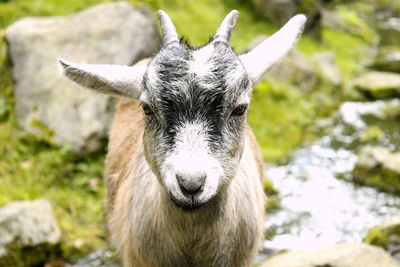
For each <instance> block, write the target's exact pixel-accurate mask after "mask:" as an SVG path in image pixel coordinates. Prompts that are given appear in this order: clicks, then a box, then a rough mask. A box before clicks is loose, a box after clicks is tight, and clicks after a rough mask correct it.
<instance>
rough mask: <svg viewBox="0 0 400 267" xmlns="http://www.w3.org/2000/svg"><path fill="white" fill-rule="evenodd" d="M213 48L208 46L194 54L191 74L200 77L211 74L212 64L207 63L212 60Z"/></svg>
mask: <svg viewBox="0 0 400 267" xmlns="http://www.w3.org/2000/svg"><path fill="white" fill-rule="evenodd" d="M213 49H214V48H213V47H212V46H211V45H206V46H205V47H203V48H201V49H199V50H196V51H194V52H193V61H192V62H191V63H190V72H191V73H194V74H196V75H197V76H198V77H202V76H205V75H207V74H208V73H209V72H210V69H211V64H210V63H208V62H207V61H208V60H209V59H210V57H211V55H212V52H213Z"/></svg>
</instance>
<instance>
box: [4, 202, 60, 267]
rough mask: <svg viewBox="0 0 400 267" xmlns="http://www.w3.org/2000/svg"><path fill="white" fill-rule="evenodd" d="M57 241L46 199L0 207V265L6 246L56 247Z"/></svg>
mask: <svg viewBox="0 0 400 267" xmlns="http://www.w3.org/2000/svg"><path fill="white" fill-rule="evenodd" d="M60 238H61V231H60V228H59V227H58V224H57V222H56V219H55V218H54V214H53V210H52V208H51V205H50V203H49V202H48V201H47V200H43V199H39V200H34V201H15V202H11V203H9V204H7V205H5V206H4V207H2V208H0V263H1V258H2V257H6V256H7V252H8V248H9V247H13V246H18V247H34V246H38V245H43V244H49V245H56V244H58V243H59V242H60ZM0 265H1V264H0Z"/></svg>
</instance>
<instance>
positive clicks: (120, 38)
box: [5, 2, 161, 154]
mask: <svg viewBox="0 0 400 267" xmlns="http://www.w3.org/2000/svg"><path fill="white" fill-rule="evenodd" d="M5 36H6V38H7V40H8V43H9V51H10V56H11V60H12V63H13V78H14V81H15V91H14V95H15V97H16V105H15V116H16V118H17V121H18V123H19V124H20V125H21V126H22V127H23V128H24V129H25V130H27V131H29V132H30V133H33V134H37V135H39V136H43V135H46V134H47V135H49V136H50V137H51V138H52V140H53V141H54V143H55V144H57V145H59V146H69V147H70V148H71V149H72V150H73V151H74V152H76V153H78V154H85V153H89V152H94V151H97V150H99V149H100V148H102V147H103V145H104V140H105V139H106V136H107V132H108V125H109V122H110V120H111V117H112V114H113V109H114V104H113V103H114V101H113V99H112V98H111V97H109V96H104V95H97V94H94V93H91V92H89V91H87V90H83V89H82V88H81V87H79V86H77V85H74V84H73V83H71V82H70V81H67V80H66V79H64V78H63V77H61V75H60V74H58V71H57V58H58V57H62V58H65V59H67V60H71V61H75V62H80V63H95V64H121V65H131V64H133V63H134V62H136V61H138V60H139V59H141V58H144V57H149V56H151V55H152V54H153V53H154V52H156V51H157V50H158V49H159V47H160V42H161V41H160V36H159V33H158V30H157V26H156V23H155V21H154V18H153V16H152V14H150V13H149V12H148V11H147V10H146V9H143V8H141V9H136V8H133V7H132V6H131V5H130V4H129V3H127V2H115V3H104V4H101V5H98V6H95V7H92V8H89V9H87V10H84V11H82V12H79V13H77V14H73V15H69V16H65V17H50V18H49V17H47V18H32V17H28V18H24V19H21V20H18V21H17V22H15V23H14V24H12V25H10V26H9V27H8V28H7V29H6V31H5Z"/></svg>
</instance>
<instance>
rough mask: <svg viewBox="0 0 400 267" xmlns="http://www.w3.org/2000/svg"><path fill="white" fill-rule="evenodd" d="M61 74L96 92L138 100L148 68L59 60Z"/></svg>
mask: <svg viewBox="0 0 400 267" xmlns="http://www.w3.org/2000/svg"><path fill="white" fill-rule="evenodd" d="M58 62H59V64H60V66H61V72H62V74H63V75H64V76H66V77H67V78H69V79H71V80H72V81H74V82H76V83H78V84H80V85H82V86H84V87H87V88H89V89H93V90H95V91H98V92H101V93H104V94H109V95H114V96H119V97H127V98H134V99H138V98H139V97H140V94H141V91H142V89H141V88H142V81H143V74H144V73H145V71H146V68H147V67H146V66H132V67H131V66H118V65H96V64H76V63H71V62H68V61H66V60H64V59H61V58H59V59H58Z"/></svg>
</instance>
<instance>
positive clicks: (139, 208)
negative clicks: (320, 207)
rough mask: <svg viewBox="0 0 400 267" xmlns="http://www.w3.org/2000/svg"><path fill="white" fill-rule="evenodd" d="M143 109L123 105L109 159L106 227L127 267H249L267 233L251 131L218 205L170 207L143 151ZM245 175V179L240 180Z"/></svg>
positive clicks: (257, 153) (257, 155) (258, 156)
mask: <svg viewBox="0 0 400 267" xmlns="http://www.w3.org/2000/svg"><path fill="white" fill-rule="evenodd" d="M143 131H144V121H143V111H142V109H141V108H140V105H139V101H137V100H125V99H122V100H119V102H118V104H117V110H116V114H115V117H114V121H113V124H112V128H111V132H110V140H109V151H108V155H107V159H106V180H107V187H108V197H107V221H108V228H109V231H110V238H111V242H112V244H113V246H114V247H115V248H116V249H117V251H118V253H119V255H120V256H121V259H122V262H123V265H124V266H235V267H236V266H249V265H250V264H251V260H252V258H253V257H254V256H255V254H256V253H257V251H258V249H259V245H260V241H261V237H262V232H263V209H264V207H263V203H264V195H263V192H262V185H261V180H262V157H261V153H260V149H259V147H258V144H257V142H256V140H255V137H254V135H253V133H252V131H251V129H250V127H247V131H246V132H247V134H246V145H245V148H244V152H243V156H242V159H241V164H240V166H239V170H238V173H237V175H236V177H235V178H234V179H233V180H232V182H231V184H230V185H229V187H228V188H227V189H226V190H225V191H224V192H220V193H219V195H217V197H216V198H217V199H216V200H212V202H214V203H210V204H209V205H208V207H202V208H200V209H199V210H196V211H192V212H187V211H183V210H181V209H180V208H177V207H176V206H174V204H172V202H171V201H170V200H169V198H168V196H167V195H166V192H165V190H164V189H163V187H162V186H161V184H159V182H158V180H157V179H156V177H155V175H154V174H153V173H152V171H151V170H150V167H149V165H148V163H147V162H146V160H145V157H144V151H143V139H142V136H143ZM240 177H243V178H240Z"/></svg>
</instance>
